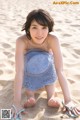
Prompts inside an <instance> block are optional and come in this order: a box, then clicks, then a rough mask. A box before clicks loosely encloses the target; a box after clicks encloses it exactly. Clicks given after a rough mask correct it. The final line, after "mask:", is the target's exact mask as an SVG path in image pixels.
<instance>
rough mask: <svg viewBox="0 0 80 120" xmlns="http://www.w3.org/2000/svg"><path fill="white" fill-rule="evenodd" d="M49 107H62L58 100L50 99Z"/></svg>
mask: <svg viewBox="0 0 80 120" xmlns="http://www.w3.org/2000/svg"><path fill="white" fill-rule="evenodd" d="M48 106H50V107H60V103H59V101H57V100H56V99H50V100H49V101H48Z"/></svg>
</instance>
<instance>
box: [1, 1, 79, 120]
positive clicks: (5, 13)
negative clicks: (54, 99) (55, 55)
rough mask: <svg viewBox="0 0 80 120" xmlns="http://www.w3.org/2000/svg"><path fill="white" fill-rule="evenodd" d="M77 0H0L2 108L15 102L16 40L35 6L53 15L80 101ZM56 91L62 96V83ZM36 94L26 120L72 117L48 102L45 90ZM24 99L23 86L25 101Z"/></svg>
mask: <svg viewBox="0 0 80 120" xmlns="http://www.w3.org/2000/svg"><path fill="white" fill-rule="evenodd" d="M58 1H59V0H58ZM76 1H77V0H76ZM74 2H75V1H74ZM77 2H79V4H63V5H62V4H53V0H34V1H33V0H0V109H4V108H10V107H11V105H12V103H13V82H14V76H15V42H16V39H17V38H18V37H19V36H20V35H22V34H24V32H21V28H22V25H23V24H24V22H25V18H26V16H27V14H28V13H29V12H30V11H31V10H33V9H35V8H44V9H45V10H47V11H48V12H50V14H51V15H52V17H53V18H54V21H55V26H54V33H52V34H55V35H56V36H57V37H58V38H59V40H60V43H61V50H62V55H63V62H64V72H65V75H66V77H67V80H68V82H69V86H70V90H71V93H72V96H73V100H74V101H76V102H77V103H80V1H77ZM56 93H57V96H58V97H60V98H63V95H62V91H61V89H60V86H59V84H57V87H56ZM36 98H37V104H36V106H35V107H33V108H28V109H26V110H27V112H28V114H26V115H24V116H23V120H73V119H71V118H69V117H68V116H67V115H63V114H62V112H61V109H55V108H49V107H48V106H47V99H46V92H45V91H43V90H40V91H38V92H37V93H36ZM25 99H26V96H25V93H24V90H22V102H23V101H24V100H25ZM76 120H80V118H77V119H76Z"/></svg>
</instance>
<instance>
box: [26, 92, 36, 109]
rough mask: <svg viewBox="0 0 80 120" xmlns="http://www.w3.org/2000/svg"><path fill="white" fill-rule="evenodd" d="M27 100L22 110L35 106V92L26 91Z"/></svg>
mask: <svg viewBox="0 0 80 120" xmlns="http://www.w3.org/2000/svg"><path fill="white" fill-rule="evenodd" d="M26 95H27V100H26V102H25V103H24V108H27V107H32V106H34V105H35V104H36V100H35V92H33V91H31V90H26Z"/></svg>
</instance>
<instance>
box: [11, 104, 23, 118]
mask: <svg viewBox="0 0 80 120" xmlns="http://www.w3.org/2000/svg"><path fill="white" fill-rule="evenodd" d="M11 110H14V113H12V114H11V120H22V116H21V113H22V112H24V111H25V109H21V110H19V111H18V112H17V108H16V107H15V106H14V105H12V107H11Z"/></svg>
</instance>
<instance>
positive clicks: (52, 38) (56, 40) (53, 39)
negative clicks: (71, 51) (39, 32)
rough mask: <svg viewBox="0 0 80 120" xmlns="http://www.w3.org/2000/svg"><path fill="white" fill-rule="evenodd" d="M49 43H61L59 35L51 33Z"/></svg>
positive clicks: (54, 44)
mask: <svg viewBox="0 0 80 120" xmlns="http://www.w3.org/2000/svg"><path fill="white" fill-rule="evenodd" d="M48 43H49V45H50V46H56V45H57V44H59V39H58V38H57V36H55V35H52V34H49V35H48Z"/></svg>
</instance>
